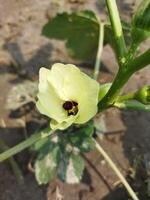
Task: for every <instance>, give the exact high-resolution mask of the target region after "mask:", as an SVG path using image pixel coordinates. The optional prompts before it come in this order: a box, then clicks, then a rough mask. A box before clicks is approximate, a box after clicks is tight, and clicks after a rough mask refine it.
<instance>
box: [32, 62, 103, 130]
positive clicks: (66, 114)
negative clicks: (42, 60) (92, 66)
mask: <svg viewBox="0 0 150 200" xmlns="http://www.w3.org/2000/svg"><path fill="white" fill-rule="evenodd" d="M98 93H99V84H98V82H96V81H95V80H93V79H92V78H90V77H89V76H87V75H86V74H84V73H83V72H81V71H80V70H79V69H78V68H77V67H76V66H75V65H72V64H67V65H64V64H61V63H56V64H54V65H53V66H52V68H51V70H48V69H46V68H43V67H42V68H41V69H40V72H39V92H38V95H37V96H38V101H37V103H36V106H37V108H38V110H39V111H40V112H41V113H42V114H44V115H46V116H48V117H50V118H51V123H50V126H51V128H52V129H61V130H63V129H65V128H67V127H69V126H70V125H71V124H72V123H76V124H83V123H85V122H87V121H88V120H90V119H91V118H92V117H93V116H94V115H95V114H96V112H97V104H98Z"/></svg>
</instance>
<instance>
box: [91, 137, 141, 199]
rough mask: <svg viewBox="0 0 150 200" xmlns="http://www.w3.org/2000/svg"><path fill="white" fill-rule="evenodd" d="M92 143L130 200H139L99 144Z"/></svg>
mask: <svg viewBox="0 0 150 200" xmlns="http://www.w3.org/2000/svg"><path fill="white" fill-rule="evenodd" d="M93 140H94V139H93ZM94 142H95V147H96V149H97V151H98V152H100V153H101V154H102V156H103V157H104V158H105V160H106V161H107V163H108V164H109V166H110V167H111V168H112V170H113V171H114V172H115V173H116V175H117V176H118V177H119V179H120V181H121V182H122V184H123V185H124V186H125V188H126V189H127V191H128V193H129V195H130V196H131V197H132V199H133V200H139V198H138V197H137V196H136V194H135V192H134V191H133V190H132V188H131V186H130V185H129V183H128V182H127V181H126V179H125V178H124V176H123V175H122V174H121V172H120V171H119V169H118V168H117V167H116V165H115V163H114V162H113V161H112V160H111V158H110V157H109V156H108V154H107V153H106V152H105V151H104V149H103V148H102V147H101V146H100V144H99V143H98V142H97V141H96V140H94Z"/></svg>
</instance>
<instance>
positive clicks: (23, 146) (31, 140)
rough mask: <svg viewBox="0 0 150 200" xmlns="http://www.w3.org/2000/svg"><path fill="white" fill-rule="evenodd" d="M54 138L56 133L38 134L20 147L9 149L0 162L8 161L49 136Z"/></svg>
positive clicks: (0, 157) (0, 156)
mask: <svg viewBox="0 0 150 200" xmlns="http://www.w3.org/2000/svg"><path fill="white" fill-rule="evenodd" d="M50 135H51V136H53V135H54V131H50V132H49V133H36V134H34V135H32V136H31V137H30V138H28V139H27V140H25V141H23V142H21V143H19V144H18V145H16V146H14V147H12V148H10V149H8V150H7V151H5V152H4V153H1V154H0V162H2V161H4V160H6V159H8V158H9V157H11V156H13V155H15V154H17V153H19V152H20V151H22V150H24V149H26V148H27V147H29V146H31V145H32V144H34V143H35V142H37V141H39V140H41V139H43V138H45V137H48V136H50Z"/></svg>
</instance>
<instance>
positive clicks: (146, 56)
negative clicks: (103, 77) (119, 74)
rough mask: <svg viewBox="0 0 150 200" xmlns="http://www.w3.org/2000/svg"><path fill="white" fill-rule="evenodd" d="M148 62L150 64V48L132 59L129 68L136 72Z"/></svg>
mask: <svg viewBox="0 0 150 200" xmlns="http://www.w3.org/2000/svg"><path fill="white" fill-rule="evenodd" d="M148 64H150V49H148V50H147V51H145V52H144V53H143V54H142V55H140V56H138V57H137V58H135V59H134V60H132V61H131V62H130V63H129V65H128V69H129V70H131V71H132V73H134V72H136V71H138V70H140V69H142V68H144V67H145V66H147V65H148Z"/></svg>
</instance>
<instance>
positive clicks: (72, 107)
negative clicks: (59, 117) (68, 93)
mask: <svg viewBox="0 0 150 200" xmlns="http://www.w3.org/2000/svg"><path fill="white" fill-rule="evenodd" d="M63 108H64V109H65V110H66V111H67V113H68V116H70V115H76V114H77V113H78V103H77V102H75V101H65V103H63Z"/></svg>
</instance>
